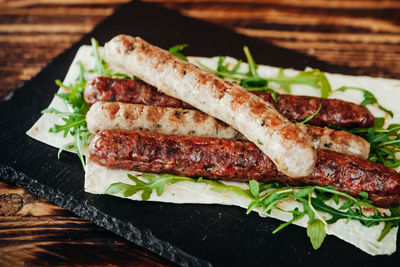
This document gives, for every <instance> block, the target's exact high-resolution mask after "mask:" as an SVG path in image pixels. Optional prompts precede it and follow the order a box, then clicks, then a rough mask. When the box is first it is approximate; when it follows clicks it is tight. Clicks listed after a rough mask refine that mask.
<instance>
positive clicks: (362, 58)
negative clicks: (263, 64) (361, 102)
mask: <svg viewBox="0 0 400 267" xmlns="http://www.w3.org/2000/svg"><path fill="white" fill-rule="evenodd" d="M124 2H127V0H116V1H107V0H32V1H28V0H5V1H4V0H0V81H1V85H0V99H3V98H7V97H9V96H10V92H12V91H13V90H14V89H15V88H16V87H17V86H19V85H21V84H23V82H24V81H26V80H29V79H30V78H31V77H32V76H34V75H35V74H36V73H38V72H39V71H40V69H41V68H42V67H43V66H44V65H45V64H46V63H48V62H49V61H50V60H51V59H52V58H54V57H55V56H57V55H58V54H60V53H62V52H63V51H64V50H65V49H66V48H68V47H69V46H71V45H72V44H73V43H74V42H75V41H78V40H79V39H80V38H81V36H82V35H83V34H85V33H87V32H89V31H90V30H92V29H93V27H94V26H95V25H96V24H97V23H99V22H100V21H101V20H102V19H104V18H105V17H107V16H109V15H111V14H112V12H113V10H114V9H115V8H116V7H117V6H119V5H120V4H122V3H124ZM149 2H159V3H160V4H161V5H164V6H166V7H167V8H171V9H174V10H178V11H179V12H180V13H181V14H184V15H187V16H191V17H195V18H199V19H203V20H208V21H211V22H214V23H217V24H222V25H224V26H226V27H229V28H231V29H233V30H234V31H237V32H239V33H242V34H245V35H249V36H253V37H257V38H260V39H263V40H265V41H266V42H272V43H274V44H276V45H278V46H282V47H286V48H290V49H294V50H297V51H300V52H302V53H305V54H309V55H313V56H315V57H317V58H319V59H321V60H325V61H328V62H330V63H334V64H340V65H347V66H351V67H355V68H358V69H359V70H360V71H361V72H362V73H364V74H368V75H372V76H382V77H391V78H400V1H393V0H392V1H391V0H341V1H339V0H261V1H256V0H231V1H217V0H196V1H188V0H154V1H151V0H150V1H149ZM0 179H1V177H0ZM22 264H28V265H44V264H46V265H77V264H78V265H141V266H154V265H156V266H157V265H160V266H168V265H172V264H171V263H169V262H167V261H166V260H164V259H161V258H159V257H158V256H154V255H152V254H151V253H149V252H147V251H146V250H144V249H141V248H138V247H137V246H135V245H133V244H130V243H128V242H126V241H124V240H123V239H122V238H119V237H117V236H116V235H114V234H112V233H109V232H107V231H105V230H103V229H101V228H99V227H97V226H95V225H94V224H92V223H90V222H88V221H86V220H83V219H81V218H78V217H76V216H74V215H73V214H71V213H70V212H68V211H66V210H65V209H62V208H60V207H57V206H55V205H53V204H51V203H49V202H47V201H45V200H43V199H40V198H37V197H35V196H32V195H30V194H29V193H27V192H25V191H24V190H23V189H21V188H16V187H13V186H10V185H7V184H5V183H3V182H0V266H16V265H22Z"/></svg>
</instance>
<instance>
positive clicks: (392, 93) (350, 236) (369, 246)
mask: <svg viewBox="0 0 400 267" xmlns="http://www.w3.org/2000/svg"><path fill="white" fill-rule="evenodd" d="M99 51H100V54H101V53H102V49H101V48H100V49H99ZM90 54H91V47H90V46H82V47H81V48H80V49H79V50H78V52H77V55H76V57H75V59H74V61H73V62H72V64H71V67H70V69H69V71H68V73H67V75H66V77H65V80H64V84H66V85H68V84H73V83H74V81H75V79H76V77H78V74H79V68H78V65H77V62H78V61H81V62H82V64H83V65H84V67H85V68H87V69H90V68H93V66H94V60H93V58H92V57H91V55H90ZM189 60H190V61H191V62H193V63H195V64H196V63H198V62H201V63H202V64H204V65H206V66H208V67H211V68H215V66H216V64H217V61H218V58H200V57H191V58H189ZM227 62H229V63H231V64H235V62H236V60H235V59H233V58H227ZM110 67H111V68H112V69H114V70H116V71H120V70H118V69H117V68H116V67H114V66H110ZM241 68H242V71H247V66H246V64H242V67H241ZM278 71H279V69H278V68H275V67H269V66H261V65H260V66H259V68H258V72H259V74H260V76H265V77H268V76H275V75H276V74H277V73H278ZM297 73H298V71H295V70H292V69H287V70H285V74H286V75H296V74H297ZM90 76H92V77H93V76H95V75H94V74H89V75H88V76H87V77H86V78H87V79H89V78H92V77H90ZM326 76H327V78H328V79H329V81H330V83H331V85H332V88H334V89H336V88H339V87H341V86H345V85H346V86H355V87H361V88H365V89H367V90H369V91H371V92H372V93H373V94H374V95H375V96H376V97H377V99H378V101H379V102H380V104H381V105H382V106H384V107H386V108H388V109H389V110H392V111H393V113H394V117H393V118H388V117H387V124H390V123H400V106H399V105H398V104H397V103H396V102H395V101H393V100H394V99H400V81H398V80H391V79H383V78H371V77H366V76H348V75H340V74H329V73H326ZM271 86H273V87H275V88H274V89H276V90H277V91H281V89H280V87H279V86H278V85H276V84H275V85H274V84H271ZM63 91H64V89H62V88H60V91H59V92H63ZM292 92H293V94H297V95H311V96H319V91H318V90H315V89H313V88H310V87H308V86H304V85H293V86H292ZM332 97H334V98H338V99H342V100H346V101H350V102H354V103H360V102H361V101H362V93H360V92H358V91H352V90H349V91H346V92H344V93H341V92H336V93H334V94H333V95H332ZM49 107H53V108H56V109H58V110H61V111H68V110H67V107H66V106H65V104H64V103H63V101H62V100H60V99H59V98H57V97H55V98H54V99H53V101H52V102H51V103H50V106H49ZM368 108H369V109H370V110H371V112H372V113H373V114H374V115H375V116H376V117H383V116H387V115H385V114H384V113H383V112H382V111H381V110H379V109H377V108H376V107H374V106H368ZM55 123H60V124H62V123H63V122H62V120H61V119H60V117H59V116H56V115H54V114H44V115H43V116H42V117H41V118H40V119H39V120H38V121H37V122H36V123H35V124H34V125H33V126H32V128H31V129H30V130H29V131H28V132H27V134H28V135H29V136H31V137H32V138H34V139H36V140H38V141H41V142H43V143H46V144H48V145H51V146H53V147H57V148H59V147H62V146H63V145H65V144H67V143H69V142H71V141H72V137H71V136H70V135H68V136H67V137H66V138H64V137H63V134H62V133H58V134H54V133H50V132H49V128H51V127H52V126H53V125H54V124H55ZM86 153H87V148H84V154H86ZM128 173H130V174H132V175H140V173H137V172H132V171H126V170H118V169H108V168H105V167H102V166H99V165H97V164H95V163H93V162H91V161H90V160H87V167H86V175H85V191H87V192H90V193H94V194H103V193H104V191H105V190H106V189H107V188H108V187H109V186H110V185H111V184H112V183H116V182H124V183H128V184H132V183H133V182H132V181H131V180H130V179H128V178H127V174H128ZM229 184H232V185H236V186H239V187H242V188H246V185H245V184H243V183H236V182H229ZM115 196H118V197H123V196H122V194H121V193H119V194H116V195H115ZM140 196H141V192H139V193H137V194H134V195H132V196H131V197H128V198H129V199H132V200H141V197H140ZM149 201H158V202H169V203H177V204H180V203H197V204H222V205H234V206H239V207H242V208H247V206H248V205H249V202H250V200H249V199H247V198H246V197H243V196H239V195H237V194H235V193H233V192H224V193H218V192H214V191H211V190H210V185H208V184H206V183H194V182H189V181H181V182H178V183H175V184H172V185H166V186H165V190H164V193H163V194H162V195H161V196H157V194H155V192H153V194H152V195H151V196H150V199H149ZM331 204H332V205H335V204H334V203H331ZM279 207H280V208H282V209H287V210H292V209H294V208H295V207H298V208H299V209H301V208H302V207H301V206H300V204H299V203H297V202H296V201H285V202H281V203H280V204H279ZM255 212H258V213H259V214H260V216H263V217H265V216H269V217H273V218H276V219H279V220H282V221H288V220H290V219H291V218H292V215H291V214H289V213H285V212H282V211H278V210H273V211H272V212H271V214H269V215H267V214H264V213H262V212H261V211H260V210H255ZM307 221H308V218H307V216H305V217H303V218H302V219H300V220H298V221H296V222H294V224H296V225H299V226H302V227H306V226H307ZM383 226H384V225H383V223H381V224H379V225H377V226H373V227H365V226H363V225H362V224H361V223H360V222H358V221H349V222H347V223H346V221H345V220H339V221H338V222H336V223H334V224H330V225H327V226H326V227H325V228H326V232H327V234H330V235H335V236H337V237H339V238H341V239H343V240H345V241H346V242H349V243H351V244H353V245H354V246H356V247H358V248H360V249H361V250H363V251H365V252H366V253H368V254H370V255H382V254H387V255H390V254H392V253H394V252H395V251H396V238H397V231H398V227H394V228H392V229H391V231H390V232H389V233H388V235H387V236H386V237H385V238H384V239H383V240H382V241H380V242H378V241H377V239H378V237H379V235H380V232H381V230H382V229H383Z"/></svg>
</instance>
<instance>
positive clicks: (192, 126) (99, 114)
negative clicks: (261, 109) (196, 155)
mask: <svg viewBox="0 0 400 267" xmlns="http://www.w3.org/2000/svg"><path fill="white" fill-rule="evenodd" d="M86 122H87V126H88V129H89V131H90V132H91V133H93V134H96V133H98V132H100V131H102V130H146V131H152V132H156V133H162V134H175V135H192V136H203V137H216V138H227V139H244V136H243V135H241V134H240V133H239V132H238V131H236V130H235V129H233V128H232V127H229V125H227V124H225V123H223V122H221V121H219V120H217V119H214V118H213V117H211V116H208V115H207V114H205V113H203V112H201V111H197V110H192V109H180V108H163V107H152V106H143V105H135V104H125V103H120V102H101V101H100V102H97V103H96V104H94V105H92V106H91V107H90V110H89V112H88V113H87V114H86Z"/></svg>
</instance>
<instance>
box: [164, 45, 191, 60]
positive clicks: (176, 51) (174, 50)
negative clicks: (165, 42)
mask: <svg viewBox="0 0 400 267" xmlns="http://www.w3.org/2000/svg"><path fill="white" fill-rule="evenodd" d="M187 46H188V45H187V44H178V45H175V46H173V47H171V48H170V49H169V50H168V51H169V52H170V53H171V54H172V55H174V56H176V57H179V58H180V59H182V60H184V61H188V60H187V58H186V57H185V55H183V54H182V53H180V52H181V51H182V50H183V49H185V47H187Z"/></svg>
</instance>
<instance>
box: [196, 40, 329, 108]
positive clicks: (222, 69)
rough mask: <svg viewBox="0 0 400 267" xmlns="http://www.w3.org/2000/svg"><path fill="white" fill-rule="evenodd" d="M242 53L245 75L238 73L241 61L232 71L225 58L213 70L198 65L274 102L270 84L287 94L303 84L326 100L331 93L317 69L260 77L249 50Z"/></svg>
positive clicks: (246, 48) (326, 81)
mask: <svg viewBox="0 0 400 267" xmlns="http://www.w3.org/2000/svg"><path fill="white" fill-rule="evenodd" d="M243 51H244V53H245V56H246V59H247V64H248V72H247V73H243V72H239V67H240V65H241V61H238V63H237V64H236V65H235V66H234V67H233V68H232V69H229V64H228V63H226V64H225V59H226V58H225V57H219V60H218V65H217V68H216V69H215V70H213V69H211V68H209V67H207V66H205V65H204V64H201V63H200V62H198V64H199V65H200V66H201V67H202V68H204V69H206V70H208V71H210V72H213V73H215V74H217V75H218V76H220V77H221V78H225V79H230V80H232V81H234V82H236V83H238V84H240V85H241V86H243V87H244V88H246V89H247V90H249V91H264V92H268V93H271V94H272V97H273V99H274V101H275V102H276V92H274V91H273V90H272V89H271V88H270V87H269V83H270V82H274V83H277V84H279V85H280V86H281V87H282V88H283V89H284V90H285V91H286V92H287V93H290V92H291V86H292V85H293V84H304V85H308V86H311V87H313V88H316V89H319V90H320V91H321V97H323V98H327V97H328V96H329V94H330V93H331V91H332V88H331V85H330V83H329V81H328V79H327V78H326V76H325V74H324V73H323V72H321V71H319V70H317V69H314V70H311V71H302V72H300V73H298V74H297V75H296V76H286V75H285V74H284V72H283V69H280V70H279V72H278V75H277V76H275V77H268V78H267V77H260V76H259V75H258V72H257V69H258V65H257V64H256V62H255V61H254V59H253V56H252V55H251V53H250V50H249V48H248V47H247V46H245V47H244V48H243Z"/></svg>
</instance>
